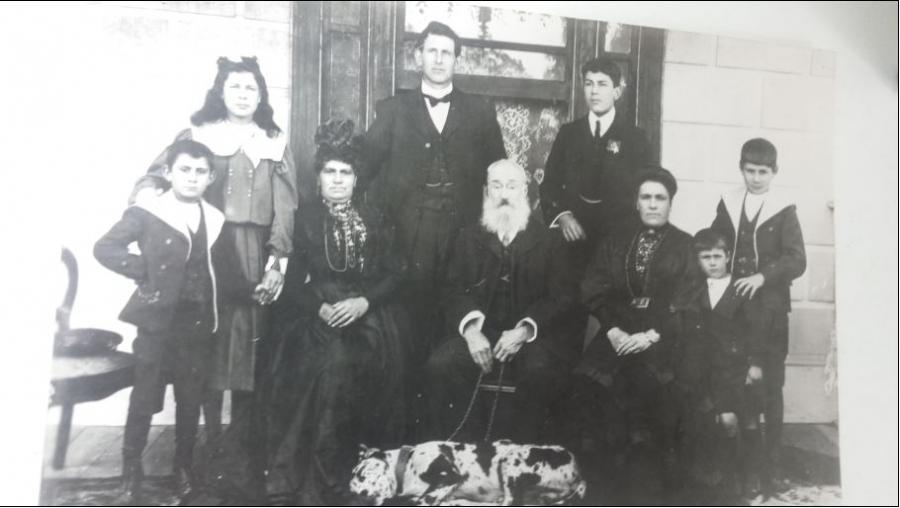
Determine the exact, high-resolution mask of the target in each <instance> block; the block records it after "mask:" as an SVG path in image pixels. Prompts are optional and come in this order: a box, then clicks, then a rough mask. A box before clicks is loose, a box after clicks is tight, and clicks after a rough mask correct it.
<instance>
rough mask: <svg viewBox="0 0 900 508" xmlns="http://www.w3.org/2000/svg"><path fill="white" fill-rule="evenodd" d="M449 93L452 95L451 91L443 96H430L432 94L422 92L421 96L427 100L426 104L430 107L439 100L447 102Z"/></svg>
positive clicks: (439, 101)
mask: <svg viewBox="0 0 900 508" xmlns="http://www.w3.org/2000/svg"><path fill="white" fill-rule="evenodd" d="M451 95H453V92H450V93H448V94H447V95H445V96H443V97H432V96H430V95H428V94H427V93H423V94H422V96H423V97H425V99H426V100H428V105H429V106H431V107H435V106H436V105H438V104H439V103H441V102H447V103H449V102H450V96H451Z"/></svg>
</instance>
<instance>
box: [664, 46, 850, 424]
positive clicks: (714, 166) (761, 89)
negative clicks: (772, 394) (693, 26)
mask: <svg viewBox="0 0 900 508" xmlns="http://www.w3.org/2000/svg"><path fill="white" fill-rule="evenodd" d="M834 66H835V63H834V54H833V53H831V52H828V51H818V50H811V49H809V48H802V47H791V46H785V45H780V44H774V43H771V42H760V41H754V40H744V39H735V38H730V37H717V36H714V35H701V34H694V33H687V32H678V31H669V32H668V33H667V38H666V55H665V64H664V73H663V100H662V109H663V112H662V163H663V166H665V167H666V168H668V169H670V170H671V171H672V172H673V173H674V174H675V176H676V177H677V178H678V180H679V192H678V196H677V197H676V199H675V201H674V206H673V212H672V222H673V223H674V224H676V225H678V226H680V227H681V228H682V229H685V230H686V231H688V232H690V233H694V232H696V231H697V230H698V229H700V228H703V227H707V226H708V225H709V224H710V223H711V222H712V219H713V217H714V216H715V207H716V204H717V202H718V199H719V195H720V194H721V193H722V192H723V191H726V190H728V189H730V188H732V187H735V186H740V185H742V179H741V174H740V170H739V168H738V161H739V158H740V148H741V145H742V144H743V143H744V141H746V140H748V139H750V138H753V137H764V138H767V139H769V140H770V141H772V142H773V143H774V144H775V146H776V147H777V148H778V163H779V167H780V170H779V173H778V175H777V176H776V178H775V180H774V183H773V185H774V186H775V187H781V188H783V189H784V190H785V191H787V192H789V193H790V195H792V196H794V198H795V199H796V204H797V211H798V215H799V217H800V225H801V227H802V229H803V234H804V241H805V242H806V252H807V261H808V266H807V269H806V273H805V274H804V275H803V276H802V277H801V278H800V279H798V280H797V281H795V282H794V286H793V287H792V289H791V296H792V300H793V306H794V311H793V312H792V313H791V317H790V319H791V336H790V353H789V356H788V361H787V363H788V373H787V382H786V385H785V399H786V400H785V418H786V419H787V420H788V421H792V422H829V421H834V420H836V419H837V399H836V395H834V394H826V393H825V391H824V388H823V386H824V380H825V378H824V364H825V359H826V356H827V354H828V352H829V350H830V347H831V330H832V329H833V327H834V228H833V221H832V213H833V212H832V203H833V193H834V187H833V148H832V136H833V134H832V131H833V127H834V125H833V118H834Z"/></svg>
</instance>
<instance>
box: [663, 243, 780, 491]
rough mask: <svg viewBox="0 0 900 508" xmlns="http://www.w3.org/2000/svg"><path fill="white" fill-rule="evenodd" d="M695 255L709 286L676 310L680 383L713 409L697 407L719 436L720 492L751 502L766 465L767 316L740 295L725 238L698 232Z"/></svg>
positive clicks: (695, 290) (758, 305)
mask: <svg viewBox="0 0 900 508" xmlns="http://www.w3.org/2000/svg"><path fill="white" fill-rule="evenodd" d="M694 253H695V254H696V256H697V261H698V263H699V265H700V268H701V269H702V270H703V273H704V274H705V276H706V279H705V281H704V282H702V283H700V284H698V285H696V286H692V287H691V289H690V290H689V291H686V292H685V293H684V294H683V297H684V300H683V301H682V303H681V304H680V305H678V312H679V328H680V330H679V332H680V333H679V334H680V335H681V336H682V341H681V343H682V347H684V356H682V360H681V362H680V365H679V369H678V380H679V382H680V384H682V385H684V386H686V387H687V388H688V390H689V391H688V393H693V394H695V396H694V397H692V400H694V401H700V400H704V401H708V402H704V403H702V404H698V405H697V407H701V406H703V405H707V407H708V405H709V403H710V402H711V404H712V410H713V411H714V413H715V415H716V416H715V420H716V423H717V427H718V430H719V439H717V440H716V443H715V446H714V447H713V449H714V450H715V457H716V468H715V470H716V471H718V472H719V473H721V474H722V475H723V476H724V478H722V481H721V482H720V486H721V487H723V489H722V490H723V493H724V494H725V495H726V496H729V497H728V498H726V499H730V500H731V501H734V500H735V498H734V497H731V496H734V495H741V494H748V495H749V496H750V497H754V496H755V494H756V493H757V492H758V490H759V488H760V484H759V479H760V476H761V474H762V472H763V471H762V467H763V464H764V462H763V456H762V454H763V453H764V450H763V449H762V447H761V444H762V443H761V439H760V433H759V426H758V417H759V413H760V411H761V410H762V407H761V404H760V400H761V397H760V395H761V394H760V388H762V386H763V383H764V379H765V376H764V371H763V367H762V366H763V365H764V363H765V356H766V351H765V345H764V342H763V341H764V335H765V332H766V327H767V326H768V323H769V321H770V320H771V318H770V311H768V310H767V309H766V308H765V307H764V306H763V305H761V302H759V301H758V300H756V299H754V300H751V299H749V298H748V297H746V296H741V295H740V294H739V289H738V286H737V281H735V280H733V278H732V275H731V273H730V272H729V269H728V265H729V262H730V260H731V252H730V249H729V247H728V243H727V239H726V237H725V235H723V234H722V233H721V232H719V231H716V230H713V229H711V228H710V229H704V230H701V231H700V232H698V233H697V234H696V235H695V236H694ZM707 414H708V413H707ZM694 444H695V445H696V443H694ZM694 465H695V466H699V464H694ZM741 480H744V481H741Z"/></svg>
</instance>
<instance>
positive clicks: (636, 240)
mask: <svg viewBox="0 0 900 508" xmlns="http://www.w3.org/2000/svg"><path fill="white" fill-rule="evenodd" d="M668 232H669V231H668V230H663V231H662V232H661V233H660V234H659V235H660V236H659V240H658V241H657V242H656V247H655V248H654V249H653V251H652V252H651V253H650V257H649V258H648V259H647V271H646V272H645V273H644V286H643V288H642V289H641V296H646V295H647V287H648V286H649V284H650V270H651V267H652V266H653V258H654V257H656V252H657V251H658V250H659V247H660V246H661V245H662V243H663V240H665V239H666V233H668ZM641 233H643V231H638V232H637V234H636V235H634V239H633V240H632V241H631V246H630V247H629V248H628V252H626V253H625V285H626V286H628V294H630V295H631V297H632V298H635V294H634V290H633V289H632V287H631V263H630V262H629V260H631V258H632V256H633V255H634V254H635V248H636V247H637V244H638V243H639V242H640V240H641Z"/></svg>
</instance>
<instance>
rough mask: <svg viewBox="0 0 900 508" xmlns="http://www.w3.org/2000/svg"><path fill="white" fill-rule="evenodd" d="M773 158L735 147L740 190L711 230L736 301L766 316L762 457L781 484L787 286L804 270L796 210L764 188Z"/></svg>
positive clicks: (760, 150)
mask: <svg viewBox="0 0 900 508" xmlns="http://www.w3.org/2000/svg"><path fill="white" fill-rule="evenodd" d="M777 158H778V153H777V151H776V149H775V146H774V145H773V144H772V143H771V142H769V141H768V140H766V139H763V138H755V139H751V140H749V141H747V142H746V143H744V145H743V147H741V159H740V169H741V174H742V175H743V178H744V183H745V186H744V187H743V188H739V189H735V190H734V191H731V192H728V193H725V194H723V195H722V199H721V201H719V205H718V208H717V210H716V218H715V220H714V221H713V224H712V228H713V229H716V230H718V231H721V232H722V233H723V234H725V235H726V238H728V240H729V245H731V246H732V248H731V252H732V253H733V257H732V259H731V273H732V276H733V278H734V287H735V289H736V291H737V294H738V295H739V296H747V297H749V298H751V299H757V300H759V303H760V304H761V305H762V306H763V307H764V308H765V309H767V310H768V311H770V317H769V322H768V323H766V324H765V325H766V326H765V338H764V351H765V353H764V354H763V357H762V364H761V368H762V372H763V386H764V399H765V406H766V407H765V410H764V414H765V419H766V423H767V428H768V439H767V440H766V446H767V454H768V460H769V464H770V466H771V472H772V476H773V478H775V479H781V471H780V447H781V427H782V423H783V420H784V400H783V396H782V388H783V386H784V370H785V368H784V361H785V358H786V357H787V351H788V313H789V312H790V310H791V293H790V287H791V282H792V281H793V280H794V279H796V278H797V277H800V276H801V275H803V272H804V271H805V270H806V252H805V249H804V247H803V233H802V232H801V230H800V222H799V221H798V220H797V208H796V206H795V205H794V204H793V203H792V202H791V201H790V200H788V199H787V198H786V197H784V196H783V195H781V194H780V193H779V192H778V191H776V190H774V189H770V185H771V183H772V180H773V179H774V178H775V175H777V174H778V163H777Z"/></svg>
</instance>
